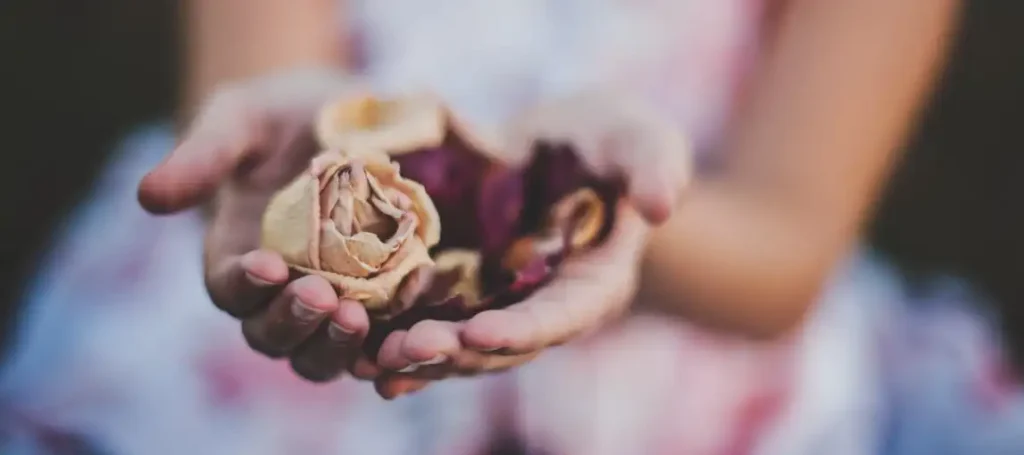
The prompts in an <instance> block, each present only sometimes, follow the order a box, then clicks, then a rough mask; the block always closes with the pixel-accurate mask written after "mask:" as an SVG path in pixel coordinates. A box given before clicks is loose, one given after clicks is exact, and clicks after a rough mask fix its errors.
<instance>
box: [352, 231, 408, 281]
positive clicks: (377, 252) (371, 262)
mask: <svg viewBox="0 0 1024 455" xmlns="http://www.w3.org/2000/svg"><path fill="white" fill-rule="evenodd" d="M345 247H346V249H348V252H349V254H351V255H352V258H353V259H354V260H356V261H358V262H359V263H360V264H362V265H363V266H365V267H368V268H370V269H372V271H373V272H377V271H378V270H380V267H381V265H383V264H384V262H385V261H387V260H388V258H389V257H391V255H392V254H393V253H394V252H395V251H397V250H398V245H395V244H389V243H385V242H381V240H380V238H379V237H377V236H376V235H375V234H372V233H369V232H360V233H358V234H356V235H353V236H352V237H348V238H346V239H345ZM357 276H360V275H357Z"/></svg>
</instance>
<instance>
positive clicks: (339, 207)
mask: <svg viewBox="0 0 1024 455" xmlns="http://www.w3.org/2000/svg"><path fill="white" fill-rule="evenodd" d="M355 207H356V200H355V196H354V195H353V194H352V187H351V186H349V185H346V184H345V179H344V178H341V179H338V198H337V200H336V201H335V205H334V206H333V207H331V212H330V214H331V220H332V221H334V226H335V228H337V229H338V232H340V233H341V235H352V234H354V233H355V232H357V229H356V220H355Z"/></svg>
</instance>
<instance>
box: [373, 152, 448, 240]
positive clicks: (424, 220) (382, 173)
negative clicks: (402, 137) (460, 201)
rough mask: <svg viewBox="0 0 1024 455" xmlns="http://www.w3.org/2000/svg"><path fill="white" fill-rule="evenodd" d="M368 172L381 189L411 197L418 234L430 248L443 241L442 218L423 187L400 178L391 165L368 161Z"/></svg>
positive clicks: (396, 170)
mask: <svg viewBox="0 0 1024 455" xmlns="http://www.w3.org/2000/svg"><path fill="white" fill-rule="evenodd" d="M366 170H367V172H369V173H370V174H372V175H373V176H374V177H375V178H376V179H377V183H378V184H379V185H380V186H381V187H383V188H391V189H394V190H397V191H399V192H401V193H402V194H404V195H406V196H408V197H409V199H410V201H411V206H412V207H411V210H412V212H413V213H415V214H416V218H418V219H419V225H418V227H417V229H416V234H417V235H419V236H420V238H421V239H423V243H425V244H426V245H427V247H428V248H429V247H432V246H434V245H436V244H437V242H438V241H439V240H441V217H440V216H439V215H438V214H437V207H436V206H435V205H434V201H433V200H432V199H430V196H429V195H428V194H427V190H426V189H425V188H423V185H420V184H419V183H416V182H414V181H412V180H408V179H404V178H402V177H401V176H399V175H398V168H397V167H396V166H394V165H392V164H391V163H382V162H379V161H369V160H368V161H367V162H366Z"/></svg>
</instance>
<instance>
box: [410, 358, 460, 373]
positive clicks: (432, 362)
mask: <svg viewBox="0 0 1024 455" xmlns="http://www.w3.org/2000/svg"><path fill="white" fill-rule="evenodd" d="M447 361H448V356H446V355H444V354H438V355H436V356H434V357H433V358H431V359H430V360H424V361H422V362H416V363H413V364H411V365H409V366H407V367H405V368H402V369H401V370H398V372H399V373H412V372H414V371H416V370H418V369H419V368H420V367H425V366H430V365H440V364H442V363H445V362H447Z"/></svg>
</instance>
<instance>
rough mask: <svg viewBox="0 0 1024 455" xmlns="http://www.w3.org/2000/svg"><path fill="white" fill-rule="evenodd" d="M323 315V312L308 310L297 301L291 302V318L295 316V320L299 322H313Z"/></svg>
mask: <svg viewBox="0 0 1024 455" xmlns="http://www.w3.org/2000/svg"><path fill="white" fill-rule="evenodd" d="M323 315H324V312H323V311H320V310H318V309H316V308H310V307H309V306H306V304H304V303H302V301H301V300H299V299H295V301H293V302H292V316H295V318H296V319H298V320H300V321H304V322H310V321H315V320H317V319H319V318H320V317H321V316H323Z"/></svg>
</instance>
